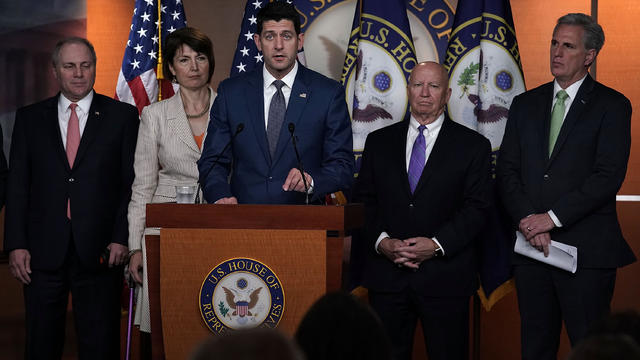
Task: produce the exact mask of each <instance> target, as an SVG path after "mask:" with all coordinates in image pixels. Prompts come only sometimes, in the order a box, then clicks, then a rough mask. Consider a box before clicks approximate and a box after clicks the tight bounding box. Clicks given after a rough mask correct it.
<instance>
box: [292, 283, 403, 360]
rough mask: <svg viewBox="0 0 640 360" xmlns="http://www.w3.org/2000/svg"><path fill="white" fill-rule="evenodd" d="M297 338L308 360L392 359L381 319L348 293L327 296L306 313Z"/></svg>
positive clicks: (296, 335)
mask: <svg viewBox="0 0 640 360" xmlns="http://www.w3.org/2000/svg"><path fill="white" fill-rule="evenodd" d="M295 339H296V341H297V342H298V345H300V348H302V351H304V352H305V355H306V356H307V360H329V359H331V360H333V359H352V360H360V359H367V360H390V359H391V358H392V355H391V345H390V342H389V339H388V338H387V334H386V332H385V330H384V328H383V326H382V323H381V322H380V319H379V318H378V316H377V315H376V314H375V313H374V312H373V310H372V309H371V307H369V305H367V304H366V303H364V302H363V301H362V300H360V299H358V298H356V297H354V296H353V295H351V294H348V293H345V292H334V293H330V294H326V295H324V296H323V297H321V298H320V299H319V300H318V301H316V302H315V304H313V305H312V306H311V308H310V309H309V311H307V314H306V315H305V316H304V318H303V319H302V321H301V322H300V325H299V326H298V330H297V331H296V334H295Z"/></svg>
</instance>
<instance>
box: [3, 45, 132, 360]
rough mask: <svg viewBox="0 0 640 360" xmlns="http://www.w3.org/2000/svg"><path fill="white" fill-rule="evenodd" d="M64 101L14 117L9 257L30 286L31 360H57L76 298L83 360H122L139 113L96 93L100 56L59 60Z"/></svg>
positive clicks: (63, 49) (83, 53) (80, 51)
mask: <svg viewBox="0 0 640 360" xmlns="http://www.w3.org/2000/svg"><path fill="white" fill-rule="evenodd" d="M52 60H53V75H54V77H55V78H56V80H57V82H58V85H59V86H60V93H59V94H58V95H56V96H54V97H52V98H50V99H47V100H44V101H42V102H39V103H36V104H33V105H29V106H26V107H24V108H21V109H19V110H18V111H17V112H16V121H15V126H14V131H13V136H12V142H11V152H10V162H9V163H10V170H9V180H8V185H7V204H6V220H5V226H6V227H5V242H4V250H5V251H6V252H8V253H9V269H10V271H11V274H12V275H13V276H14V277H15V278H16V279H18V280H19V281H20V282H22V283H23V284H24V299H25V314H26V331H27V334H26V350H25V351H26V354H25V358H26V359H60V357H61V356H62V350H63V345H64V333H65V319H66V309H67V302H68V298H69V293H71V294H72V295H73V297H72V299H73V313H74V320H75V329H76V332H77V337H78V340H77V343H78V358H79V359H119V358H120V356H119V353H120V346H119V343H120V341H119V340H120V339H119V329H120V301H119V295H120V289H121V284H122V274H123V269H122V266H121V265H122V264H123V263H124V262H125V259H126V257H127V253H128V249H127V245H126V244H127V236H128V233H127V206H128V204H129V198H130V194H131V183H132V181H133V177H134V172H133V155H134V151H135V146H136V137H137V132H138V112H137V110H136V108H135V107H133V106H131V105H127V104H124V103H121V102H118V101H115V100H113V99H110V98H108V97H106V96H103V95H100V94H97V93H95V92H94V91H93V84H94V82H95V74H96V55H95V51H94V49H93V46H92V45H91V43H89V41H87V40H86V39H82V38H68V39H65V40H62V41H60V42H59V43H58V44H57V45H56V47H55V49H54V51H53V54H52Z"/></svg>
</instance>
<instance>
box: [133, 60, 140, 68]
mask: <svg viewBox="0 0 640 360" xmlns="http://www.w3.org/2000/svg"><path fill="white" fill-rule="evenodd" d="M131 65H133V68H134V69H137V68H139V67H140V61H138V60H133V62H132V63H131Z"/></svg>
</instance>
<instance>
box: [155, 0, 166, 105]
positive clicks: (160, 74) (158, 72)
mask: <svg viewBox="0 0 640 360" xmlns="http://www.w3.org/2000/svg"><path fill="white" fill-rule="evenodd" d="M156 80H157V81H158V101H161V100H162V80H164V73H163V72H162V0H158V65H157V68H156Z"/></svg>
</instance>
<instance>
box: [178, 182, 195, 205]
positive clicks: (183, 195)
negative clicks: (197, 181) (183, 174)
mask: <svg viewBox="0 0 640 360" xmlns="http://www.w3.org/2000/svg"><path fill="white" fill-rule="evenodd" d="M196 188H197V186H196V185H176V202H177V203H178V204H193V202H194V200H195V198H196Z"/></svg>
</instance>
